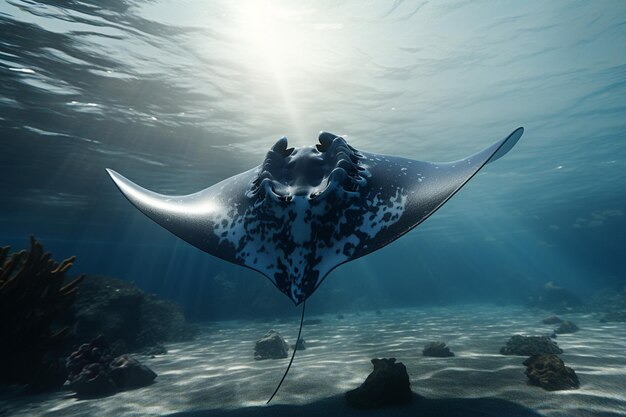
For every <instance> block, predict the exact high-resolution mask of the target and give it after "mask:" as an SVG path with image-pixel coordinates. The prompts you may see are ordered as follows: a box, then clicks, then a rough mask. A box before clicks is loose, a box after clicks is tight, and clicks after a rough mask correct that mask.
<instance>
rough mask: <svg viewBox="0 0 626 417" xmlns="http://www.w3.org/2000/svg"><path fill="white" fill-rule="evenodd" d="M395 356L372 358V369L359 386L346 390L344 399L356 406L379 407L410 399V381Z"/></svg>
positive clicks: (404, 368)
mask: <svg viewBox="0 0 626 417" xmlns="http://www.w3.org/2000/svg"><path fill="white" fill-rule="evenodd" d="M395 362H396V359H395V358H389V359H372V364H373V365H374V370H373V371H372V373H371V374H369V375H368V377H367V379H366V380H365V382H363V384H361V386H360V387H358V388H356V389H353V390H352V391H348V392H346V401H347V402H348V404H349V405H350V406H352V407H356V408H379V407H384V406H390V405H399V404H406V403H408V402H410V401H411V397H412V393H411V383H410V382H409V374H407V372H406V367H405V366H404V364H403V363H401V362H398V363H395Z"/></svg>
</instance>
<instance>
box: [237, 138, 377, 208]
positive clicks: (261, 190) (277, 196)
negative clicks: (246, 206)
mask: <svg viewBox="0 0 626 417" xmlns="http://www.w3.org/2000/svg"><path fill="white" fill-rule="evenodd" d="M319 142H320V143H319V145H315V146H309V147H303V148H297V149H294V148H287V138H286V137H283V138H281V139H279V140H278V142H276V144H275V145H274V146H273V147H272V148H271V149H270V150H269V152H268V153H267V155H266V157H265V160H264V161H263V164H262V165H261V168H260V170H259V173H258V175H257V177H256V178H255V179H254V181H253V182H252V185H251V187H250V190H249V191H248V192H247V193H246V195H247V196H248V197H249V198H253V199H265V198H272V199H273V200H278V201H283V202H290V201H292V200H293V198H294V197H306V198H308V199H309V200H316V199H320V198H323V197H324V196H326V195H328V194H329V193H332V192H333V191H344V192H348V193H353V192H356V191H357V189H358V188H359V186H363V185H365V184H366V183H367V177H368V176H369V172H368V171H367V169H366V168H365V167H364V166H362V164H361V160H362V159H363V155H361V153H360V152H359V151H357V150H356V149H354V148H353V147H352V146H350V145H348V143H347V142H346V140H345V139H344V138H342V137H341V136H337V135H334V134H332V133H328V132H322V133H320V135H319Z"/></svg>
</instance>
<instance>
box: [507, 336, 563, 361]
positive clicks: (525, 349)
mask: <svg viewBox="0 0 626 417" xmlns="http://www.w3.org/2000/svg"><path fill="white" fill-rule="evenodd" d="M500 353H501V354H503V355H518V356H532V355H538V354H541V353H556V354H560V353H563V350H561V348H559V347H558V346H557V344H556V342H554V341H552V340H551V339H550V338H549V337H548V336H521V335H515V336H513V337H511V338H510V339H509V341H508V342H506V346H503V347H502V348H501V349H500Z"/></svg>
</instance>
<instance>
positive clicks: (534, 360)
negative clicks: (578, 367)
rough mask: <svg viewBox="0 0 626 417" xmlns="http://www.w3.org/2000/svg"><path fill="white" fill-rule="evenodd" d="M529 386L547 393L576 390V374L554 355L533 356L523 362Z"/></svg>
mask: <svg viewBox="0 0 626 417" xmlns="http://www.w3.org/2000/svg"><path fill="white" fill-rule="evenodd" d="M524 365H526V376H527V377H528V380H529V382H530V384H532V385H538V386H540V387H542V388H543V389H546V390H548V391H556V390H565V389H573V388H578V387H579V386H580V382H579V381H578V376H576V372H574V370H573V369H572V368H570V367H568V366H565V364H564V363H563V361H562V360H561V358H559V357H558V356H556V355H553V354H548V355H534V356H531V357H530V358H528V359H526V360H525V361H524Z"/></svg>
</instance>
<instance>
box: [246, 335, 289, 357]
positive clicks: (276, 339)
mask: <svg viewBox="0 0 626 417" xmlns="http://www.w3.org/2000/svg"><path fill="white" fill-rule="evenodd" d="M288 351H289V346H288V345H287V342H285V339H283V337H282V336H281V335H280V333H278V332H277V331H275V330H270V331H269V332H267V333H266V334H265V336H263V337H262V338H261V339H259V340H257V341H256V343H255V344H254V359H256V360H264V359H283V358H286V357H287V356H288V353H287V352H288Z"/></svg>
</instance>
